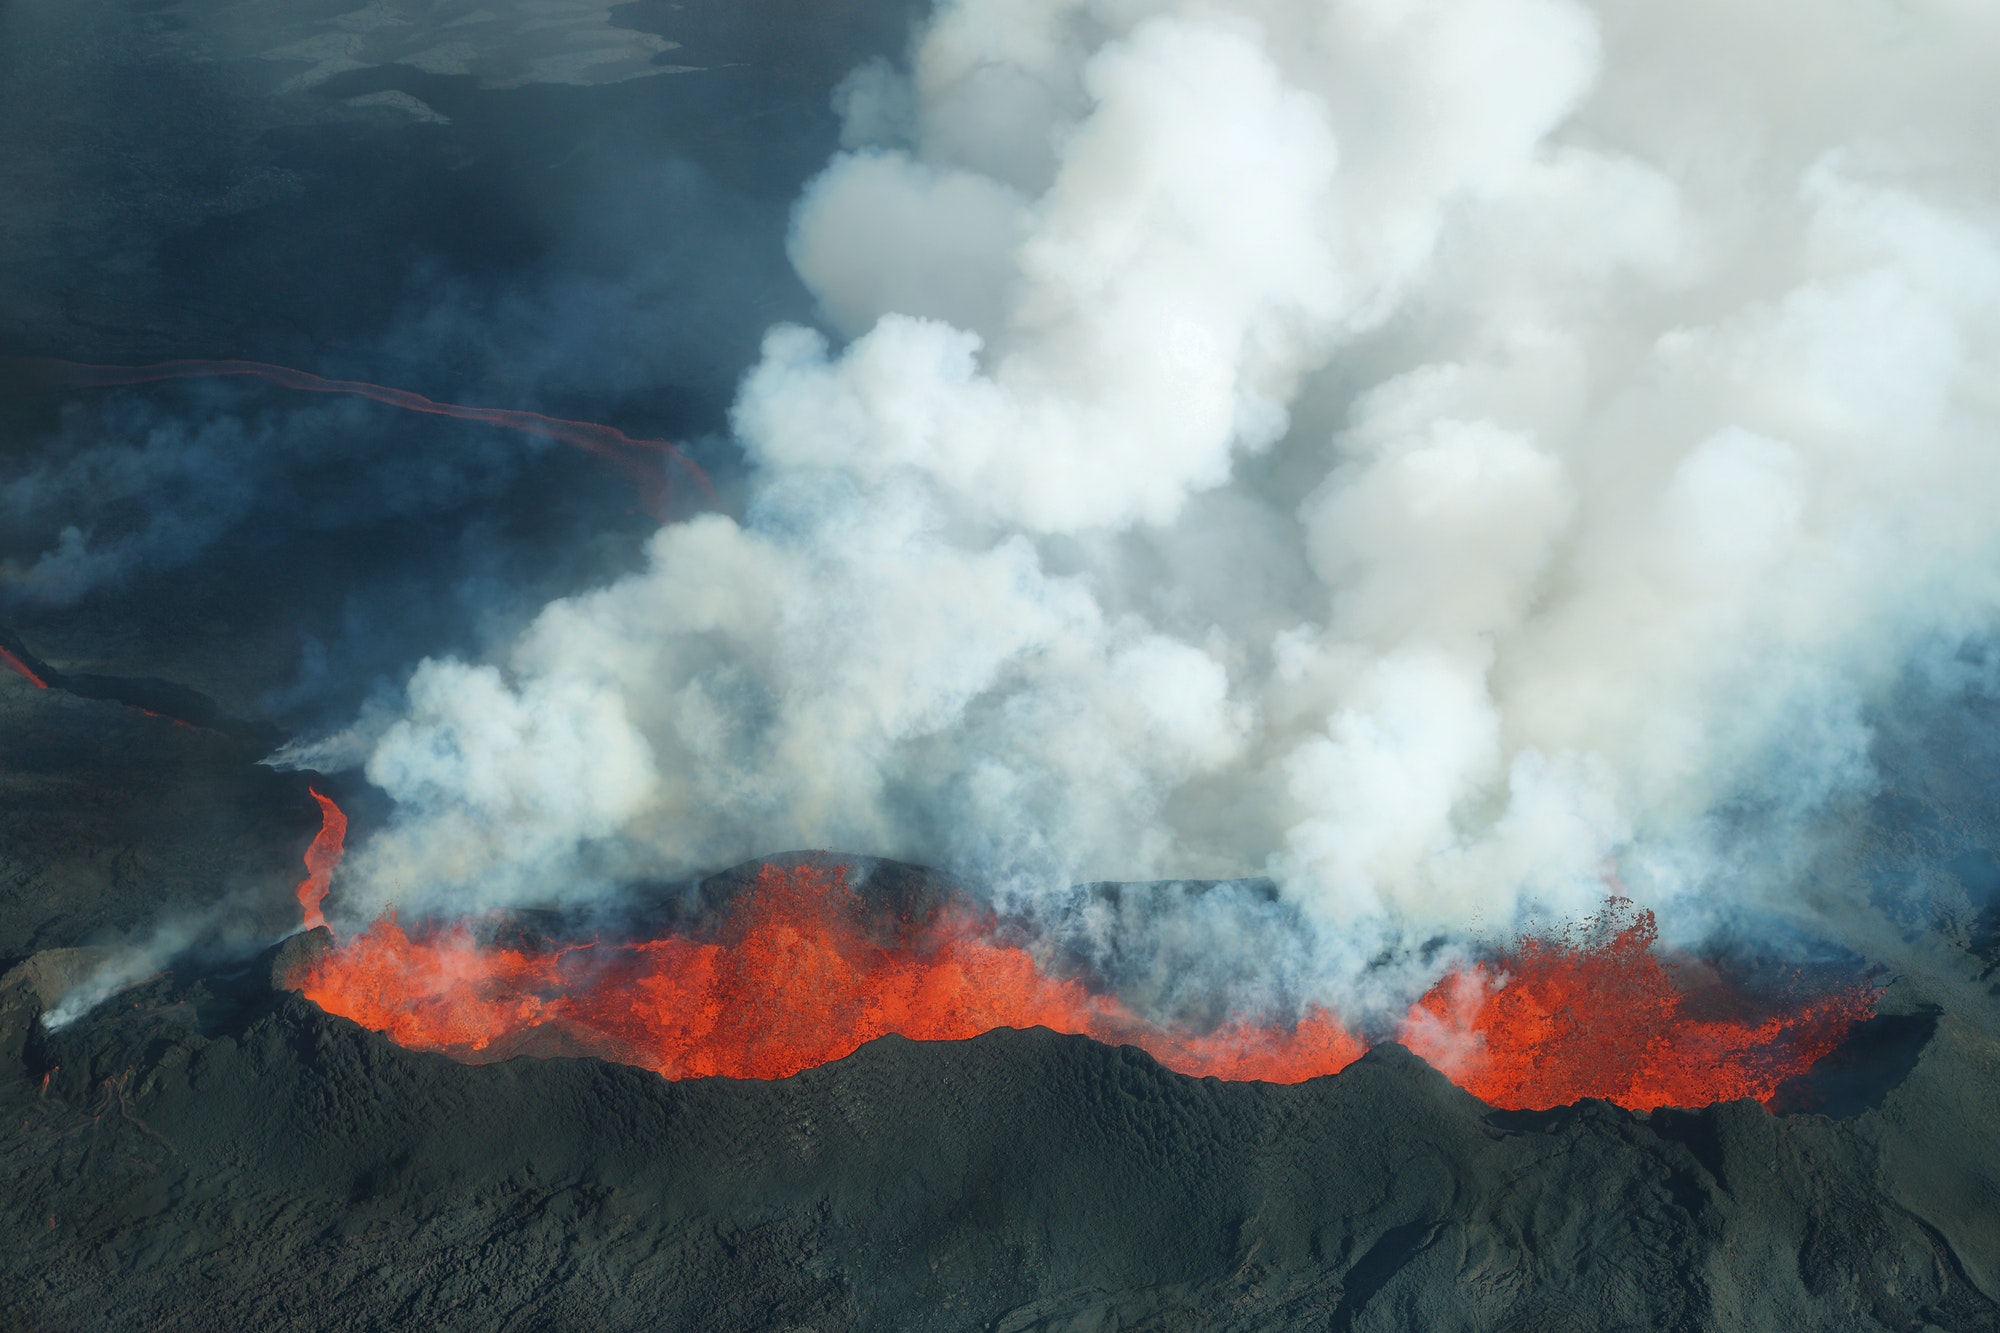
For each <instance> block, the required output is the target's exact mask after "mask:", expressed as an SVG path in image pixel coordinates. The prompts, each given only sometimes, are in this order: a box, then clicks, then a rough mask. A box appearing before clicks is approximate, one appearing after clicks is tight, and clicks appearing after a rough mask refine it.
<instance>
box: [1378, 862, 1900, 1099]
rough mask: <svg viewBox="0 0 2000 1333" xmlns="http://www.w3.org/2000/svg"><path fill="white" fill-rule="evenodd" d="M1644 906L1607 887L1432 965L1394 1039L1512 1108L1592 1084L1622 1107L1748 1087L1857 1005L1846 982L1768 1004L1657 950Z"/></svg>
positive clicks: (1835, 1037) (1817, 1051)
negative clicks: (1519, 932) (1574, 921)
mask: <svg viewBox="0 0 2000 1333" xmlns="http://www.w3.org/2000/svg"><path fill="white" fill-rule="evenodd" d="M1658 938H1659V929H1658V925H1657V923H1656V921H1655V919H1654V917H1653V914H1652V912H1650V911H1646V910H1642V909H1639V908H1637V907H1635V906H1634V905H1633V904H1632V903H1631V902H1630V901H1629V900H1626V899H1622V898H1614V899H1613V900H1612V901H1611V902H1610V903H1609V904H1608V905H1607V906H1606V907H1605V909H1604V910H1603V911H1602V912H1601V913H1599V914H1598V915H1597V916H1596V917H1594V918H1592V919H1591V920H1589V921H1586V922H1584V923H1582V924H1581V925H1579V926H1577V927H1575V928H1573V929H1572V930H1570V931H1567V932H1560V933H1555V934H1551V935H1545V936H1530V937H1528V938H1525V939H1523V940H1521V941H1520V942H1519V943H1518V944H1517V945H1515V947H1514V948H1512V949H1511V950H1508V951H1506V952H1505V953H1503V954H1502V955H1500V956H1499V957H1496V958H1494V959H1491V960H1489V961H1487V962H1484V963H1481V964H1478V965H1475V966H1473V967H1471V968H1467V969H1465V970H1462V971H1460V972H1458V973H1455V974H1454V975H1452V976H1450V977H1447V978H1445V980H1443V981H1441V982H1439V983H1438V985H1436V986H1435V987H1433V988H1432V989H1431V991H1430V992H1429V993H1428V994H1426V995H1425V996H1424V997H1423V999H1421V1000H1419V1001H1418V1002H1417V1004H1416V1005H1415V1006H1413V1007H1412V1008H1411V1010H1410V1016H1409V1018H1408V1019H1407V1020H1406V1022H1405V1024H1404V1027H1403V1032H1402V1034H1401V1035H1402V1040H1403V1041H1404V1044H1406V1045H1408V1046H1409V1047H1410V1049H1412V1050H1414V1051H1415V1052H1416V1053H1417V1054H1418V1055H1421V1056H1423V1057H1424V1058H1425V1059H1427V1060H1429V1061H1430V1062H1431V1063H1432V1064H1434V1065H1436V1066H1437V1067H1438V1068H1439V1069H1441V1070H1442V1071H1444V1073H1445V1074H1446V1075H1447V1076H1449V1077H1450V1078H1451V1079H1452V1081H1453V1082H1455V1083H1457V1084H1458V1085H1459V1086H1460V1087H1462V1088H1464V1089H1465V1090H1466V1091H1467V1092H1470V1093H1472V1094H1473V1095H1474V1096H1476V1097H1478V1098H1480V1099H1481V1100H1483V1101H1486V1102H1489V1103H1491V1104H1492V1105H1494V1106H1500V1107H1506V1108H1509V1109H1514V1110H1530V1109H1543V1108H1547V1107H1552V1106H1567V1105H1569V1104H1571V1103H1573V1102H1576V1101H1579V1100H1581V1099H1582V1098H1585V1097H1600V1098H1603V1099H1604V1100H1606V1101H1610V1102H1616V1103H1617V1104H1618V1105H1620V1106H1624V1107H1629V1108H1631V1109H1634V1110H1653V1109H1655V1108H1658V1107H1661V1106H1707V1105H1710V1104H1711V1103H1714V1102H1721V1101H1732V1100H1735V1099H1736V1098H1739V1097H1754V1098H1756V1099H1757V1100H1758V1101H1761V1102H1766V1103H1768V1102H1769V1101H1770V1100H1771V1097H1772V1095H1773V1093H1775V1092H1776V1090H1777V1087H1778V1085H1779V1084H1780V1083H1782V1082H1784V1081H1785V1080H1786V1079H1788V1078H1791V1077H1793V1076H1795V1075H1798V1074H1803V1073H1804V1072H1805V1071H1806V1070H1807V1069H1809V1068H1811V1067H1812V1065H1813V1063H1814V1062H1815V1061H1817V1060H1818V1059H1819V1058H1820V1057H1821V1056H1823V1055H1826V1054H1827V1053H1829V1052H1830V1051H1832V1050H1833V1049H1834V1048H1835V1047H1837V1046H1839V1045H1840V1043H1841V1042H1842V1041H1843V1040H1845V1038H1846V1037H1847V1034H1848V1033H1849V1032H1850V1031H1851V1030H1852V1029H1853V1028H1854V1026H1855V1025H1856V1024H1857V1023H1860V1022H1861V1021H1862V1020H1864V1019H1866V1018H1868V1017H1869V1016H1870V1015H1871V1014H1872V1013H1873V1012H1874V1007H1875V999H1876V995H1877V992H1876V990H1875V988H1874V987H1872V986H1869V985H1867V984H1856V985H1851V986H1847V987H1843V988H1840V989H1836V990H1834V991H1832V992H1831V993H1827V994H1820V995H1816V996H1812V997H1809V998H1806V999H1804V1000H1802V1001H1799V1002H1796V1003H1792V1004H1788V1005H1786V1006H1785V1007H1784V1012H1781V1013H1779V1012H1772V1005H1771V1004H1770V1003H1769V1002H1763V1003H1760V1002H1759V1001H1757V1000H1756V999H1755V998H1754V997H1752V996H1750V995H1748V994H1745V993H1743V992H1741V991H1739V990H1737V989H1735V988H1733V987H1731V986H1729V985H1727V984H1726V983H1724V982H1722V981H1721V980H1720V979H1717V978H1714V977H1713V976H1712V975H1703V973H1704V969H1701V968H1700V967H1699V966H1698V965H1695V964H1693V963H1692V962H1691V961H1682V962H1678V963H1676V962H1675V961H1672V960H1668V959H1665V958H1662V957H1661V955H1660V953H1659V952H1658V949H1657V945H1658Z"/></svg>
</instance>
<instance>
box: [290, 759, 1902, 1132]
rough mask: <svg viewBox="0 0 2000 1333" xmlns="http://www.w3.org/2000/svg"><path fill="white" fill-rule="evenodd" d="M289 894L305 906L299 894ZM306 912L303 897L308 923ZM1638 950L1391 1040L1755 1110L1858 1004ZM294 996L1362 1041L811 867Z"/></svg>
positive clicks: (745, 1066) (811, 1056) (1222, 1056)
mask: <svg viewBox="0 0 2000 1333" xmlns="http://www.w3.org/2000/svg"><path fill="white" fill-rule="evenodd" d="M321 800H322V802H323V804H324V805H325V807H326V808H327V809H328V810H329V820H331V818H332V803H331V802H327V801H325V798H323V797H322V798H321ZM329 827H331V824H329ZM315 847H316V848H317V847H318V844H317V843H316V844H315ZM309 864H310V858H309ZM311 882H312V881H309V883H311ZM322 883H323V881H322ZM323 892H324V890H323V888H321V889H320V890H319V893H323ZM299 893H300V900H301V902H307V899H308V894H307V886H306V885H301V886H300V891H299ZM318 903H319V897H318V895H317V894H315V895H314V896H312V897H311V901H310V902H309V903H308V904H307V910H308V913H309V914H315V913H316V912H317V908H318ZM1654 944H1655V932H1654V927H1653V921H1652V917H1651V916H1650V914H1646V913H1635V912H1633V911H1632V910H1631V909H1630V907H1629V904H1627V905H1624V906H1622V907H1621V906H1619V905H1618V904H1616V903H1614V906H1613V908H1612V909H1609V911H1608V913H1607V915H1606V917H1604V918H1603V919H1601V920H1599V921H1598V922H1595V923H1592V925H1591V927H1590V931H1589V933H1588V936H1587V938H1584V939H1583V940H1581V941H1580V942H1579V941H1569V940H1564V939H1560V938H1548V939H1540V938H1538V939H1529V940H1524V941H1522V942H1521V943H1520V944H1519V945H1518V946H1517V947H1516V948H1515V949H1514V951H1513V952H1511V953H1509V954H1507V955H1506V956H1504V957H1502V958H1499V959H1496V960H1493V961H1492V962H1489V963H1486V964H1482V965H1479V966H1477V967H1473V968H1469V969H1467V970H1465V971H1463V972H1460V973H1458V974H1457V975H1455V976H1453V977H1449V978H1447V979H1446V980H1444V981H1442V982H1440V983H1439V984H1438V986H1437V987H1436V988H1435V989H1434V990H1432V991H1431V992H1430V994H1428V995H1426V996H1425V997H1424V998H1423V999H1422V1000H1421V1001H1419V1002H1418V1003H1417V1004H1416V1005H1415V1006H1413V1007H1412V1008H1411V1010H1410V1013H1409V1016H1408V1018H1407V1020H1406V1021H1405V1023H1404V1025H1403V1029H1402V1031H1401V1033H1400V1034H1399V1035H1400V1036H1401V1038H1402V1039H1403V1040H1404V1041H1405V1042H1406V1043H1407V1044H1409V1045H1411V1046H1412V1048H1413V1049H1415V1050H1417V1051H1418V1053H1419V1054H1422V1055H1425V1056H1426V1057H1427V1058H1429V1059H1431V1060H1432V1062H1433V1063H1434V1064H1436V1065H1438V1066H1439V1068H1441V1069H1442V1070H1443V1071H1444V1072H1445V1073H1446V1074H1447V1075H1448V1076H1450V1077H1452V1078H1453V1080H1454V1081H1455V1082H1457V1083H1458V1084H1459V1085H1460V1086H1462V1087H1464V1088H1466V1089H1467V1090H1468V1091H1471V1092H1473V1093H1474V1094H1476V1095H1478V1096H1480V1097H1482V1098H1484V1099H1485V1100H1486V1101H1488V1102H1491V1103H1492V1104H1494V1105H1496V1106H1506V1107H1547V1106H1556V1105H1564V1104H1567V1103H1569V1102H1573V1101H1576V1100H1578V1099H1579V1098H1582V1097H1603V1098H1607V1099H1609V1100H1612V1101H1616V1102H1619V1103H1620V1104H1622V1105H1625V1106H1629V1107H1634V1108H1639V1109H1651V1108H1653V1107H1657V1106H1664V1105H1686V1106H1700V1105H1707V1104H1709V1103H1711V1102H1716V1101H1723V1100H1729V1099H1733V1098H1737V1097H1745V1096H1749V1097H1757V1098H1760V1099H1768V1098H1769V1097H1770V1095H1771V1093H1772V1091H1773V1089H1775V1088H1776V1086H1777V1084H1778V1083H1779V1082H1781V1081H1782V1080H1783V1079H1785V1078H1787V1077H1789V1076H1791V1075H1793V1074H1797V1073H1802V1072H1804V1071H1805V1069H1806V1068H1808V1067H1809V1066H1810V1065H1811V1064H1812V1062H1813V1061H1814V1060H1816V1059H1818V1058H1819V1057H1820V1056H1821V1055H1823V1054H1825V1053H1826V1052H1827V1051H1829V1050H1831V1049H1832V1048H1833V1047H1834V1046H1836V1045H1838V1044H1839V1042H1840V1041H1841V1040H1842V1039H1843V1038H1844V1037H1845V1035H1846V1034H1847V1032H1848V1030H1849V1029H1850V1028H1851V1027H1852V1026H1853V1025H1854V1024H1855V1023H1857V1022H1859V1021H1860V1020H1861V1019H1863V1018H1865V1017H1867V1015H1868V1013H1869V1012H1870V1010H1871V1008H1872V1005H1873V1002H1874V992H1873V991H1872V990H1870V989H1868V988H1866V987H1857V988H1854V989H1852V990H1849V991H1844V992H1841V993H1839V994H1836V995H1833V996H1830V997H1821V998H1819V999H1817V1000H1815V1001H1813V1002H1810V1003H1807V1004H1804V1005H1802V1006H1794V1007H1793V1009H1792V1011H1791V1012H1788V1013H1786V1014H1783V1015H1773V1014H1769V1013H1762V1014H1746V1013H1745V1012H1741V1011H1742V1010H1743V1009H1744V1006H1745V1005H1746V1004H1747V1001H1745V1000H1743V998H1742V997H1740V996H1734V995H1733V994H1732V995H1730V996H1728V997H1727V998H1728V1000H1729V1002H1730V1004H1732V1005H1734V1007H1735V1009H1736V1010H1737V1011H1738V1012H1732V1013H1724V1012H1721V1011H1720V1010H1719V1008H1718V1004H1719V998H1720V997H1719V996H1718V995H1717V994H1716V993H1715V992H1717V991H1718V989H1719V988H1718V987H1717V986H1716V985H1713V984H1708V985H1705V986H1704V985H1697V984H1695V982H1694V979H1695V978H1696V974H1695V972H1694V971H1693V970H1691V969H1686V968H1683V969H1679V970H1676V969H1675V968H1672V967H1670V966H1669V965H1668V964H1666V963H1664V962H1663V961H1662V960H1661V959H1660V958H1659V957H1658V956H1657V954H1656V953H1655V951H1654V947H1653V946H1654ZM298 983H299V989H300V990H301V991H303V992H304V994H305V995H306V996H307V997H308V998H310V999H312V1000H313V1001H314V1002H315V1003H317V1004H318V1005H319V1006H320V1007H321V1008H323V1009H325V1010H327V1011H328V1012H329V1013H334V1014H340V1015H344V1016H345V1017H348V1018H351V1019H354V1020H355V1021H356V1022H358V1023H360V1024H362V1025H363V1026H365V1027H369V1028H372V1029H374V1030H376V1031H378V1032H382V1033H385V1034H387V1035H388V1036H389V1037H390V1038H391V1039H392V1040H394V1041H396V1042H398V1043H400V1044H402V1045H404V1046H409V1047H414V1048H417V1049H420V1050H432V1051H442V1052H444V1053H446V1054H449V1055H451V1056H453V1057H455V1058H458V1059H461V1060H466V1061H469V1062H475V1063H478V1062H484V1061H489V1060H498V1059H504V1058H507V1057H508V1056H512V1055H524V1054H527V1055H533V1054H549V1055H558V1054H561V1055H596V1056H600V1057H603V1058H605V1059H610V1060H616V1061H620V1062H623V1063H627V1064H633V1065H640V1066H643V1067H645V1068H647V1069H651V1070H654V1071H656V1072H658V1073H660V1074H663V1075H665V1076H666V1077H668V1078H697V1077H705V1076H711V1075H724V1076H729V1077H734V1078H761V1079H771V1078H784V1077H786V1076H788V1075H791V1074H795V1073H797V1072H798V1071H800V1070H802V1069H809V1068H811V1067H813V1066H815V1065H820V1064H825V1063H827V1062H828V1061H831V1060H838V1059H840V1058H841V1057H843V1056H845V1055H848V1054H849V1053H851V1052H852V1051H854V1050H855V1049H856V1048H857V1047H859V1046H860V1045H862V1044H863V1043H864V1042H867V1041H871V1040H873V1039H875V1038H876V1037H881V1036H885V1035H888V1034H890V1033H896V1034H900V1035H902V1036H905V1037H909V1038H913V1039H915V1040H919V1041H952V1040H960V1039H963V1038H968V1037H973V1036H977V1035H978V1034H980V1033H982V1032H986V1031H988V1030H990V1029H992V1028H996V1027H1016V1028H1025V1027H1033V1026H1042V1027H1047V1028H1051V1029H1054V1030H1055V1031H1058V1032H1068V1033H1076V1034H1079V1035H1082V1036H1087V1037H1092V1038H1094V1039H1096V1040H1098V1041H1102V1042H1106V1043H1111V1044H1130V1045H1136V1046H1139V1047H1142V1048H1144V1049H1145V1050H1147V1051H1149V1052H1150V1053H1151V1054H1152V1055H1153V1056H1154V1057H1155V1058H1156V1059H1158V1060H1159V1061H1160V1063H1162V1064H1164V1065H1166V1066H1167V1067H1168V1068H1170V1069H1176V1070H1179V1071H1180V1072H1182V1073H1185V1074H1193V1075H1215V1076H1218V1077H1221V1078H1225V1079H1261V1080H1265V1081H1268V1082H1273V1083H1297V1082H1303V1081H1304V1080H1306V1079H1309V1078H1315V1077H1318V1076H1320V1075H1324V1074H1332V1073H1336V1072H1338V1071H1339V1070H1341V1069H1343V1068H1345V1067H1346V1066H1347V1065H1349V1064H1351V1063H1353V1061H1354V1060H1356V1059H1357V1058H1359V1057H1360V1056H1361V1054H1362V1053H1363V1052H1364V1050H1365V1049H1366V1047H1365V1045H1364V1043H1363V1042H1361V1041H1360V1040H1359V1039H1358V1038H1356V1037H1355V1036H1354V1035H1353V1034H1351V1033H1350V1032H1349V1031H1348V1030H1347V1029H1346V1028H1344V1027H1343V1026H1342V1025H1341V1023H1340V1022H1339V1021H1338V1019H1337V1018H1336V1017H1335V1016H1334V1015H1332V1014H1330V1013H1328V1012H1327V1011H1325V1010H1323V1009H1312V1010H1309V1011H1308V1012H1307V1013H1306V1014H1305V1015H1304V1016H1303V1017H1302V1018H1300V1020H1299V1021H1297V1022H1296V1023H1291V1024H1256V1023H1250V1022H1245V1021H1236V1022H1232V1023H1228V1024H1225V1025H1223V1026H1222V1027H1219V1028H1217V1029H1215V1030H1213V1031H1209V1032H1204V1033H1194V1032H1187V1031H1180V1030H1176V1029H1173V1028H1170V1027H1168V1026H1165V1025H1161V1024H1158V1023H1153V1022H1149V1021H1147V1020H1145V1019H1143V1018H1141V1017H1139V1016H1138V1015H1136V1014H1134V1013H1132V1012H1131V1011H1130V1010H1129V1009H1127V1008H1126V1007H1125V1006H1124V1005H1122V1004H1121V1003H1119V1001H1118V1000H1116V999H1115V998H1113V997H1111V996H1107V995H1104V994H1101V993H1097V992H1094V991H1092V990H1091V989H1089V988H1088V987H1087V986H1085V985H1084V984H1083V983H1082V982H1080V981H1077V980H1074V979H1064V978H1060V977H1056V976H1052V975H1050V974H1049V973H1048V972H1047V971H1046V970H1045V969H1044V968H1043V966H1042V965H1041V964H1040V962H1038V960H1037V958H1036V957H1035V955H1034V954H1032V953H1031V952H1030V951H1029V950H1028V949H1027V948H1024V947H1022V946H1020V945H1018V944H1013V943H1008V942H1006V941H1005V940H1004V939H1003V938H1002V937H1001V934H1000V932H999V931H998V929H997V923H996V922H995V921H994V920H993V919H992V918H991V917H990V916H989V915H986V914H983V913H981V912H979V911H976V910H974V909H973V908H971V907H970V906H968V905H965V904H962V903H961V904H955V905H952V906H948V907H945V908H943V909H941V910H938V911H937V912H935V913H934V914H933V915H932V916H931V917H929V918H928V919H925V920H922V921H910V920H897V921H888V922H885V921H882V920H881V919H879V917H876V918H871V917H870V916H869V915H868V914H867V913H866V911H865V910H864V905H863V904H862V903H861V902H860V901H859V899H858V898H857V896H856V895H855V893H854V891H853V890H852V889H851V888H850V887H849V886H848V885H847V882H846V876H845V873H844V871H843V870H842V869H841V868H839V867H835V866H828V865H816V864H811V863H808V864H803V865H798V866H794V867H789V868H786V867H778V866H765V867H764V868H763V869H762V870H761V871H760V872H759V874H758V877H757V881H756V883H755V885H754V886H753V887H752V888H750V889H749V890H747V891H746V892H745V893H743V894H742V895H740V896H739V897H738V898H737V899H736V900H735V901H734V902H733V903H732V904H731V906H730V908H729V910H728V912H727V914H726V915H725V917H724V919H723V921H722V923H721V925H720V927H719V928H718V929H716V930H714V931H713V932H711V933H709V934H706V935H699V936H697V935H669V936H665V937H662V938H658V939H650V940H639V941H633V942H625V943H607V942H603V941H599V942H593V943H589V944H581V945H569V946H561V947H548V948H532V947H526V948H514V947H502V946H500V945H496V944H492V943H485V942H482V941H481V940H480V939H478V938H477V937H475V935H474V933H473V931H472V930H471V929H470V928H469V927H468V926H466V925H464V924H459V925H455V926H449V927H444V928H441V929H433V930H420V931H418V932H417V933H415V934H412V933H411V932H410V931H408V930H406V929H405V928H404V927H403V925H402V924H401V923H400V922H399V921H398V920H397V919H396V918H395V916H394V915H393V914H392V915H389V916H386V917H383V918H381V919H379V920H377V921H376V922H375V923H374V924H373V925H371V926H370V927H368V929H367V930H365V931H363V932H362V933H361V934H360V935H359V936H357V937H355V938H353V939H350V940H348V941H346V942H345V943H343V944H341V945H340V946H339V947H337V948H336V949H334V950H332V951H330V952H328V953H325V954H323V955H321V956H319V957H318V958H317V959H315V960H313V961H312V962H311V963H309V964H308V965H307V970H306V971H305V973H304V974H303V975H302V976H301V977H300V978H298ZM1701 1004H1706V1005H1707V1011H1703V1012H1697V1007H1698V1006H1699V1005H1701ZM1710 1011H1713V1012H1710Z"/></svg>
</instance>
